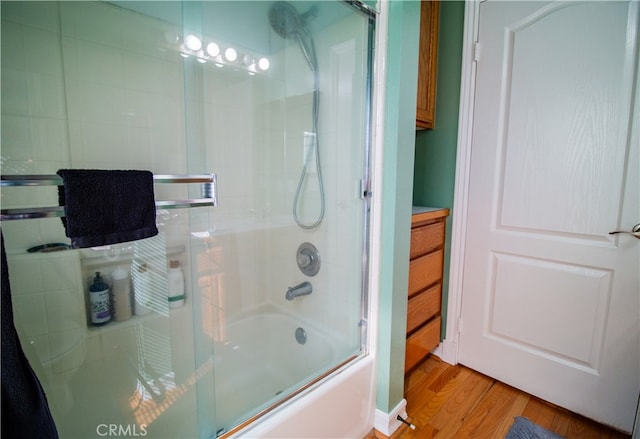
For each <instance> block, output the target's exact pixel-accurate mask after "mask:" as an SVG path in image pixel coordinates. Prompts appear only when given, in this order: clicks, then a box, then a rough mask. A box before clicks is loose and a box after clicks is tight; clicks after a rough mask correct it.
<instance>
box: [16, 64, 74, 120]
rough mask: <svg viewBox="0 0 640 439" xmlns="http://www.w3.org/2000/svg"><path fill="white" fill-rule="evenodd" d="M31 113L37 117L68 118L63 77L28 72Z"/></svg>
mask: <svg viewBox="0 0 640 439" xmlns="http://www.w3.org/2000/svg"><path fill="white" fill-rule="evenodd" d="M26 78H27V94H28V96H29V99H28V101H29V114H30V115H31V116H36V117H38V116H39V117H53V118H58V119H63V118H64V119H66V117H67V109H66V102H65V96H64V92H65V90H64V81H63V78H62V77H59V76H50V75H46V74H41V73H32V72H27V73H26Z"/></svg>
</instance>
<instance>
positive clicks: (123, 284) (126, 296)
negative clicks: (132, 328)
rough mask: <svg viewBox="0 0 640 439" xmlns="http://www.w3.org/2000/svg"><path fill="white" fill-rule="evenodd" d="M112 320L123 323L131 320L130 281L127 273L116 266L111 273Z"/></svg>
mask: <svg viewBox="0 0 640 439" xmlns="http://www.w3.org/2000/svg"><path fill="white" fill-rule="evenodd" d="M111 284H112V285H111V294H112V296H113V320H115V321H116V322H123V321H125V320H129V319H130V318H131V279H130V277H129V272H128V271H126V270H125V269H124V268H122V267H120V266H118V268H116V269H115V270H114V271H113V273H111Z"/></svg>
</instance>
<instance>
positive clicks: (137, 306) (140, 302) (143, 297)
mask: <svg viewBox="0 0 640 439" xmlns="http://www.w3.org/2000/svg"><path fill="white" fill-rule="evenodd" d="M150 276H151V273H150V272H149V271H148V269H147V264H140V265H138V269H137V271H135V272H134V273H133V296H134V302H133V311H134V312H135V314H136V315H137V316H143V315H145V314H149V313H150V312H151V301H152V300H151V299H152V297H153V291H152V290H151V285H152V284H151V277H150Z"/></svg>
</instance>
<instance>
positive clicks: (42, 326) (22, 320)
mask: <svg viewBox="0 0 640 439" xmlns="http://www.w3.org/2000/svg"><path fill="white" fill-rule="evenodd" d="M11 291H12V292H13V291H14V288H13V281H12V285H11ZM12 299H13V321H14V324H15V326H16V329H17V330H18V332H19V333H20V335H21V336H22V335H24V336H26V337H33V336H37V335H45V334H47V333H48V332H49V327H48V325H47V314H46V309H45V304H44V295H43V294H30V295H16V294H12Z"/></svg>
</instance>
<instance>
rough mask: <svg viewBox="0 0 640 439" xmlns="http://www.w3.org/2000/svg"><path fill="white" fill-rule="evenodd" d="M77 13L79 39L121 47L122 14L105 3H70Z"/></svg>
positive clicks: (76, 22) (76, 23)
mask: <svg viewBox="0 0 640 439" xmlns="http://www.w3.org/2000/svg"><path fill="white" fill-rule="evenodd" d="M70 3H71V4H72V5H73V6H72V7H71V8H72V9H75V11H73V12H74V13H75V30H76V36H77V37H78V38H79V39H82V40H86V41H91V42H94V43H99V44H105V45H110V46H114V47H120V45H121V43H122V38H121V35H122V14H121V13H120V12H119V11H118V8H117V7H115V6H111V5H108V4H105V3H94V2H70Z"/></svg>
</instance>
